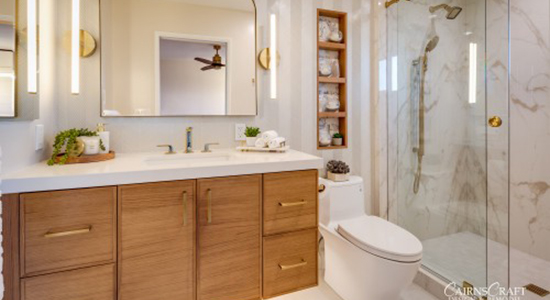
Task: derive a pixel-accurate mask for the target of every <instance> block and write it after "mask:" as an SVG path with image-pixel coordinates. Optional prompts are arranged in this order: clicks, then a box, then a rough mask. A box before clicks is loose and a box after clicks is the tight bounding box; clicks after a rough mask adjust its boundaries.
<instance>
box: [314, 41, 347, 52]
mask: <svg viewBox="0 0 550 300" xmlns="http://www.w3.org/2000/svg"><path fill="white" fill-rule="evenodd" d="M319 49H323V50H334V51H343V50H346V44H342V43H331V42H321V41H320V42H319Z"/></svg>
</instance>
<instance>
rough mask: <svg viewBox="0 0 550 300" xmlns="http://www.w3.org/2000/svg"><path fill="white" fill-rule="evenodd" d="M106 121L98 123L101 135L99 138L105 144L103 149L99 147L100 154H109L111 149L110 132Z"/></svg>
mask: <svg viewBox="0 0 550 300" xmlns="http://www.w3.org/2000/svg"><path fill="white" fill-rule="evenodd" d="M105 125H107V124H104V123H98V124H97V134H98V135H99V139H100V140H101V143H102V144H103V147H104V149H105V150H103V149H99V154H107V153H109V151H110V150H111V149H110V134H109V131H106V129H105Z"/></svg>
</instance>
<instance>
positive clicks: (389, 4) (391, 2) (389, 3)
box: [385, 0, 411, 8]
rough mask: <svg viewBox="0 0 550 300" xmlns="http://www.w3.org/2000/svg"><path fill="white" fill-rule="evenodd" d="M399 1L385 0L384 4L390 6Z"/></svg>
mask: <svg viewBox="0 0 550 300" xmlns="http://www.w3.org/2000/svg"><path fill="white" fill-rule="evenodd" d="M399 1H401V0H390V1H386V4H385V5H386V8H388V7H390V6H392V5H394V4H396V3H397V2H399ZM406 1H411V0H406Z"/></svg>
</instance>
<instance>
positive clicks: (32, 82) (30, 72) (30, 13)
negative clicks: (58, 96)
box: [27, 0, 38, 94]
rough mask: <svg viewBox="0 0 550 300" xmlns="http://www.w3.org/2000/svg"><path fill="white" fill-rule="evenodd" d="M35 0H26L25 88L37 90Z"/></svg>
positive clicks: (32, 92) (35, 91) (29, 90)
mask: <svg viewBox="0 0 550 300" xmlns="http://www.w3.org/2000/svg"><path fill="white" fill-rule="evenodd" d="M36 10H37V8H36V0H27V51H28V53H27V90H28V92H29V93H30V94H36V93H37V92H38V45H37V43H38V38H37V36H38V34H37V30H38V26H37V12H36Z"/></svg>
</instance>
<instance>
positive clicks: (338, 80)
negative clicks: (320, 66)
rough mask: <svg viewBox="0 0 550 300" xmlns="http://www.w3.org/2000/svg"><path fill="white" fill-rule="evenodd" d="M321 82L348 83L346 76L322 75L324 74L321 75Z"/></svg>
mask: <svg viewBox="0 0 550 300" xmlns="http://www.w3.org/2000/svg"><path fill="white" fill-rule="evenodd" d="M319 83H336V84H344V83H346V78H334V77H322V76H319Z"/></svg>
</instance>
